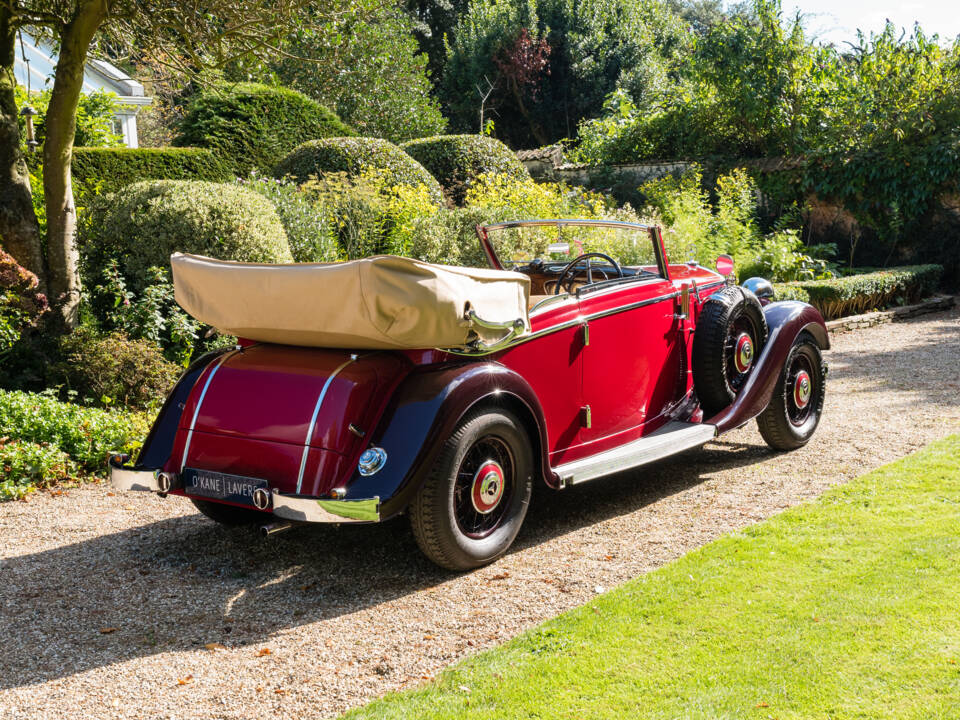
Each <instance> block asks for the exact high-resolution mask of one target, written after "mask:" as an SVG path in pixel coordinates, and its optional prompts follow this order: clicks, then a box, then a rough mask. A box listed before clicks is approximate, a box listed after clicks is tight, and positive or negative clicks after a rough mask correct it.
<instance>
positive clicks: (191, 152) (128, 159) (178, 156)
mask: <svg viewBox="0 0 960 720" xmlns="http://www.w3.org/2000/svg"><path fill="white" fill-rule="evenodd" d="M70 167H71V170H72V172H73V184H74V188H75V189H76V190H77V194H78V195H85V194H94V195H100V194H106V193H112V192H116V191H117V190H119V189H120V188H123V187H126V186H127V185H131V184H133V183H135V182H140V181H142V180H208V181H210V182H226V181H228V180H230V179H232V177H233V171H232V169H231V167H230V166H229V165H228V164H225V163H224V162H223V161H222V160H221V159H220V157H219V156H218V155H217V154H216V153H214V152H213V151H212V150H208V149H207V148H188V147H178V148H100V147H95V148H94V147H77V148H74V149H73V161H72V163H71V165H70Z"/></svg>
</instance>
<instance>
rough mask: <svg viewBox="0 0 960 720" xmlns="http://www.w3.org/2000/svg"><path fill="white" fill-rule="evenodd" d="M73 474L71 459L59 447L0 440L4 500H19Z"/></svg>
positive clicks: (0, 493)
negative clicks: (39, 488)
mask: <svg viewBox="0 0 960 720" xmlns="http://www.w3.org/2000/svg"><path fill="white" fill-rule="evenodd" d="M73 472H74V469H73V463H71V462H70V457H69V456H68V455H67V454H66V453H65V452H63V451H62V450H60V449H58V448H55V447H51V446H50V445H38V444H37V443H29V442H20V441H19V440H14V441H11V442H7V441H6V439H5V438H0V501H2V500H19V499H20V498H22V497H25V496H26V495H28V494H29V493H31V492H33V491H34V490H35V489H37V488H38V487H46V486H47V485H52V484H53V483H55V482H57V481H58V480H63V479H66V478H69V477H71V476H72V475H73Z"/></svg>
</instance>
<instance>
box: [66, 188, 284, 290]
mask: <svg viewBox="0 0 960 720" xmlns="http://www.w3.org/2000/svg"><path fill="white" fill-rule="evenodd" d="M80 243H81V250H82V252H83V254H84V261H85V266H86V268H87V270H86V275H87V277H88V282H89V280H90V275H91V274H95V273H97V272H98V271H99V269H100V268H103V267H105V266H106V264H107V262H108V261H109V260H110V259H116V260H117V261H118V263H119V268H120V271H121V273H122V274H123V276H124V277H125V278H126V280H127V281H128V282H129V283H130V286H131V287H132V288H133V289H134V291H136V292H140V291H142V290H143V288H145V287H147V286H148V285H149V284H150V283H151V281H152V280H153V279H154V275H153V273H152V271H151V270H150V268H153V267H160V268H166V267H167V266H168V263H169V261H170V255H171V254H172V253H174V252H187V253H196V254H198V255H206V256H208V257H215V258H218V259H221V260H242V261H247V262H290V261H291V260H292V258H291V256H290V247H289V245H288V244H287V238H286V233H285V232H284V230H283V225H282V224H281V222H280V219H279V217H278V216H277V212H276V210H274V208H273V205H272V204H271V203H270V201H269V200H267V199H266V198H264V197H262V196H261V195H258V194H257V193H255V192H253V191H252V190H249V189H247V188H244V187H240V186H238V185H228V184H218V183H208V182H200V181H184V180H154V181H145V182H139V183H134V184H132V185H128V186H127V187H125V188H123V189H122V190H119V191H118V192H116V193H114V194H112V195H109V196H104V197H102V198H99V199H98V200H97V201H96V202H94V203H92V204H91V206H90V208H89V217H88V218H87V222H85V223H84V225H83V228H82V234H81V239H80Z"/></svg>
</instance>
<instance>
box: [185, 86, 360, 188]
mask: <svg viewBox="0 0 960 720" xmlns="http://www.w3.org/2000/svg"><path fill="white" fill-rule="evenodd" d="M178 131H179V134H178V135H177V137H176V138H175V139H174V142H173V144H174V145H178V146H187V147H208V148H211V149H213V150H216V151H217V152H218V153H219V154H220V155H221V157H223V158H224V159H225V160H227V161H229V162H231V163H233V165H234V166H235V168H236V173H237V174H238V175H241V176H243V175H247V174H248V173H249V172H250V170H253V169H256V170H260V171H262V172H269V171H270V169H271V168H272V167H273V166H274V165H275V164H276V162H277V160H278V159H279V158H282V157H283V156H284V155H286V154H287V153H289V152H290V151H291V150H292V149H293V148H295V147H296V146H297V145H299V144H300V143H302V142H304V141H306V140H315V139H317V138H326V137H342V136H344V135H353V130H351V129H350V128H349V127H347V126H346V125H345V124H344V123H343V122H341V120H340V118H338V117H337V116H336V114H335V113H333V112H331V111H330V110H328V109H327V108H325V107H324V106H323V105H320V104H319V103H317V102H315V101H313V100H311V99H310V98H308V97H307V96H306V95H303V94H301V93H299V92H297V91H296V90H290V89H289V88H283V87H271V86H269V85H260V84H258V83H239V84H237V85H232V86H229V87H218V88H213V89H210V90H205V91H203V92H200V93H199V94H197V95H196V96H194V98H193V99H192V100H191V101H190V104H189V106H188V107H187V113H186V115H185V116H184V118H183V120H182V121H181V122H180V124H179V128H178Z"/></svg>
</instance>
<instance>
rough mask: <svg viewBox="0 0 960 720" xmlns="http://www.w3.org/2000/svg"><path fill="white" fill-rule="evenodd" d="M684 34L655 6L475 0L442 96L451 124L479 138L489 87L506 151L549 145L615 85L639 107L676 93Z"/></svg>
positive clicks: (596, 108) (597, 0)
mask: <svg viewBox="0 0 960 720" xmlns="http://www.w3.org/2000/svg"><path fill="white" fill-rule="evenodd" d="M687 37H688V36H687V34H686V32H685V28H684V26H683V23H682V22H681V21H680V20H679V18H678V17H677V16H676V15H675V14H674V13H673V12H671V11H670V9H669V8H668V7H667V5H666V4H665V3H663V2H661V0H641V1H640V2H633V1H632V0H584V2H580V3H570V2H566V1H564V0H473V1H472V2H470V4H469V7H468V9H467V11H466V13H465V14H464V15H463V16H462V17H461V19H460V21H459V23H458V24H457V27H456V30H455V32H454V34H453V37H452V39H451V40H450V47H449V50H448V54H447V66H446V68H445V70H444V75H443V79H442V86H441V98H442V99H443V101H444V105H445V106H446V107H447V109H448V111H449V115H450V118H451V124H452V125H453V127H454V128H455V129H456V130H459V131H474V132H475V131H477V130H478V129H479V128H478V123H479V117H480V105H481V96H480V93H479V92H478V84H479V85H480V88H481V90H483V91H486V89H487V85H486V83H487V82H489V83H490V84H492V85H493V89H492V92H491V94H490V97H489V98H488V100H487V104H486V108H485V109H486V114H487V115H489V114H490V111H491V110H493V111H495V112H496V113H497V115H498V117H497V120H496V123H497V125H496V129H497V134H498V135H499V136H500V137H502V138H503V139H504V140H505V141H506V142H508V143H509V144H510V145H511V146H512V147H530V146H537V145H548V144H550V143H552V142H555V141H557V140H559V139H561V138H565V137H570V136H572V135H573V134H574V131H575V129H576V127H577V125H578V124H579V123H580V121H581V120H582V119H584V118H588V117H593V116H595V115H597V114H598V113H599V112H600V109H601V106H602V103H603V100H604V98H605V97H606V96H607V95H609V94H610V93H611V92H613V91H614V90H615V89H617V88H623V89H625V90H626V91H627V92H628V93H629V94H630V95H631V97H632V98H633V99H634V101H635V102H636V103H637V104H638V105H640V106H644V107H647V106H650V105H651V104H656V103H659V102H660V101H661V99H662V98H663V97H664V96H666V95H668V94H671V93H673V92H675V86H676V85H677V82H678V79H679V78H678V76H677V72H676V66H677V64H678V61H679V58H680V55H679V52H680V50H681V49H682V48H683V47H684V46H685V45H686V43H687ZM544 58H548V60H549V61H548V62H547V63H546V64H543V62H542V60H543V59H544ZM518 61H519V62H518Z"/></svg>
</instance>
